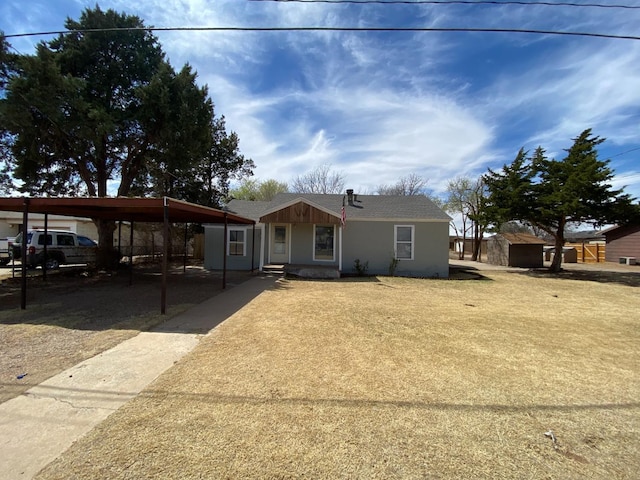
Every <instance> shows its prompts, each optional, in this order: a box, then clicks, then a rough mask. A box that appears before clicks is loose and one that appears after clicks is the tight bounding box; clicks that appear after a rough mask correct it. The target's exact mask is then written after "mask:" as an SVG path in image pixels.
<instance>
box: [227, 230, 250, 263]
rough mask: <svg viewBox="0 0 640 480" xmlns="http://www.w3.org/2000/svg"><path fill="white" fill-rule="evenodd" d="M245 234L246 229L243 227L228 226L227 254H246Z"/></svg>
mask: <svg viewBox="0 0 640 480" xmlns="http://www.w3.org/2000/svg"><path fill="white" fill-rule="evenodd" d="M246 236H247V231H246V230H245V229H243V228H230V229H229V232H228V239H227V255H230V256H245V255H246V251H247V249H246V246H247V242H246Z"/></svg>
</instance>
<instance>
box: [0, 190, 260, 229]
mask: <svg viewBox="0 0 640 480" xmlns="http://www.w3.org/2000/svg"><path fill="white" fill-rule="evenodd" d="M25 202H28V205H25ZM165 202H166V203H165ZM165 205H166V206H167V207H168V217H169V218H168V220H169V221H170V222H172V223H224V222H225V217H226V219H227V221H228V222H230V223H239V224H246V225H252V224H254V223H255V221H254V220H251V219H249V218H245V217H242V216H239V215H234V214H232V213H229V212H225V211H223V210H219V209H216V208H210V207H205V206H202V205H196V204H194V203H189V202H185V201H182V200H176V199H174V198H169V197H163V198H140V197H134V198H129V197H115V198H114V197H76V198H68V197H51V198H41V197H39V198H28V197H4V198H0V210H5V211H13V212H23V211H24V210H25V206H27V210H28V212H29V213H48V214H54V215H67V216H74V217H87V218H99V219H103V220H114V221H117V220H123V221H128V222H163V221H164V207H165Z"/></svg>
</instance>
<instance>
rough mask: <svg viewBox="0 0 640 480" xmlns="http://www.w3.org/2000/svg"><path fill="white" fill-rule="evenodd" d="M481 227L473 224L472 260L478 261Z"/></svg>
mask: <svg viewBox="0 0 640 480" xmlns="http://www.w3.org/2000/svg"><path fill="white" fill-rule="evenodd" d="M480 243H481V238H480V227H479V226H478V224H477V223H475V222H474V224H473V252H472V253H471V260H473V261H474V262H477V261H478V253H479V252H480Z"/></svg>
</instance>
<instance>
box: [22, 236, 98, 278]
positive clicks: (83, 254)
mask: <svg viewBox="0 0 640 480" xmlns="http://www.w3.org/2000/svg"><path fill="white" fill-rule="evenodd" d="M22 235H23V234H22V233H20V234H19V235H18V236H17V237H16V238H15V240H14V242H13V246H12V252H11V253H12V254H13V258H15V259H16V260H19V259H21V258H22ZM45 237H46V244H47V258H46V266H47V269H55V268H58V267H59V266H60V265H64V264H71V263H95V261H96V255H97V250H98V244H97V243H96V242H94V241H93V240H91V239H90V238H87V237H83V236H81V235H76V234H75V233H73V232H68V231H58V230H47V234H46V235H45V232H44V230H30V231H28V232H27V266H29V267H34V268H35V267H37V266H39V265H40V266H44V264H45V255H44V253H45V252H44V245H45Z"/></svg>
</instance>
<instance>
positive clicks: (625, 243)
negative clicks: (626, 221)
mask: <svg viewBox="0 0 640 480" xmlns="http://www.w3.org/2000/svg"><path fill="white" fill-rule="evenodd" d="M602 233H603V234H604V237H605V239H606V242H607V250H606V257H605V259H606V261H607V262H616V263H636V262H640V224H634V225H624V226H618V227H612V228H609V229H607V230H603V231H602ZM630 259H635V261H631V260H630Z"/></svg>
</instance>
